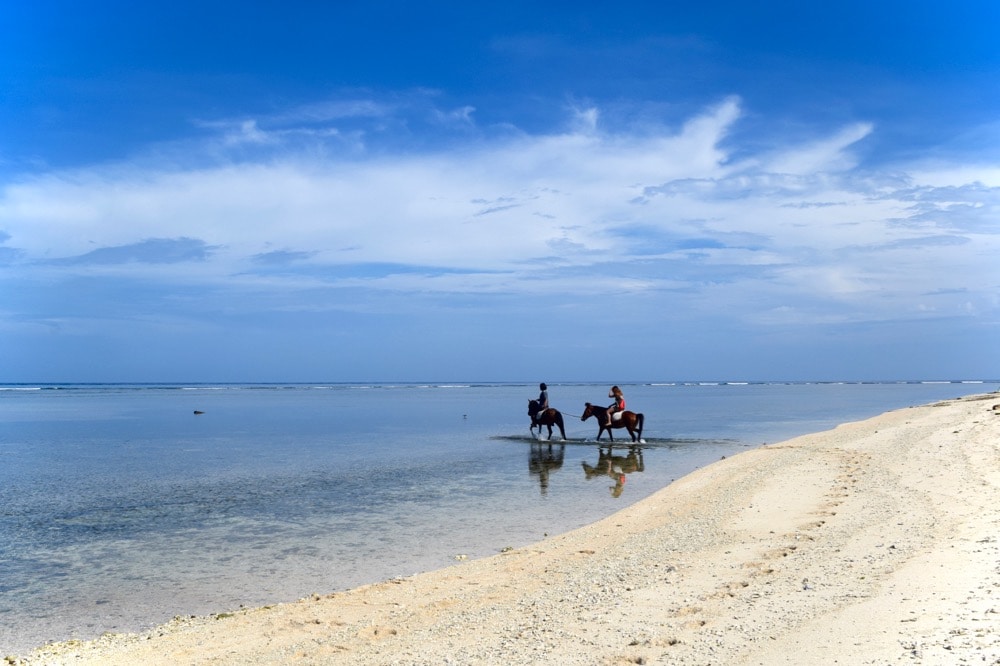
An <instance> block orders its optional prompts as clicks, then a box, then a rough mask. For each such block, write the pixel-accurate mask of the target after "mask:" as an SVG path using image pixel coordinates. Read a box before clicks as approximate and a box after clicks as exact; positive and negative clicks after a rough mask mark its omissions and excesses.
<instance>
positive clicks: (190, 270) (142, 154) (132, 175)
mask: <svg viewBox="0 0 1000 666" xmlns="http://www.w3.org/2000/svg"><path fill="white" fill-rule="evenodd" d="M421 5H425V6H421ZM998 31H1000V4H997V3H995V2H992V1H986V0H983V1H978V2H969V1H966V2H961V1H960V2H952V3H940V2H933V3H931V2H914V1H912V0H911V1H908V2H897V1H893V0H890V1H886V2H877V3H872V2H854V1H851V0H848V1H842V2H838V3H806V2H758V3H747V2H719V1H716V2H712V1H709V2H698V3H671V2H623V3H594V2H572V3H569V2H554V3H538V2H531V3H529V2H517V1H514V2H503V3H458V2H437V3H433V2H432V3H403V2H387V1H379V0H374V1H372V0H366V1H365V2H330V3H320V2H288V1H285V2H239V3H237V2H213V1H211V0H207V1H206V0H202V1H199V2H185V1H179V2H170V3H135V2H110V1H109V2H70V1H64V2H59V1H51V0H40V1H37V2H31V3H3V6H2V8H0V90H2V92H0V381H6V382H19V381H23V382H31V381H362V380H363V381H457V380H465V381H522V380H523V381H529V382H534V381H548V382H559V381H589V380H595V381H604V380H607V381H611V382H618V381H620V382H626V381H642V380H663V381H668V380H685V379H731V380H843V379H846V380H894V379H939V378H949V379H977V378H979V379H981V378H1000V353H998V351H997V339H998V332H1000V268H998V262H997V257H998V256H1000V46H998V44H1000V42H998V40H997V39H996V35H997V34H998Z"/></svg>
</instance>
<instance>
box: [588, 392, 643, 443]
mask: <svg viewBox="0 0 1000 666" xmlns="http://www.w3.org/2000/svg"><path fill="white" fill-rule="evenodd" d="M621 415H622V417H621V418H620V419H615V420H614V421H612V422H611V425H610V426H606V425H604V424H605V423H607V421H608V408H607V407H598V406H597V405H592V404H590V403H589V402H588V403H587V404H586V406H585V407H584V409H583V415H582V416H581V417H580V420H581V421H586V420H587V419H588V418H590V417H591V416H594V417H596V418H597V423H598V424H600V426H601V429H600V430H598V431H597V439H598V440H600V439H601V435H603V434H604V431H605V430H607V431H608V437H609V438H610V439H611V441H612V442H613V441H615V436H614V435H613V434H611V429H612V428H626V429H628V434H629V435H631V437H632V441H633V442H638V441H639V440H640V439H642V424H643V422H644V421H645V420H646V418H645V417H644V416H643V415H642V414H636V413H635V412H629V411H625V412H622V413H621Z"/></svg>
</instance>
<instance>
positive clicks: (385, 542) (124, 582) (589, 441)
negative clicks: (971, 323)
mask: <svg viewBox="0 0 1000 666" xmlns="http://www.w3.org/2000/svg"><path fill="white" fill-rule="evenodd" d="M995 384H996V383H995V382H993V383H991V384H989V385H984V384H959V383H947V384H920V383H898V384H745V385H743V384H726V383H719V384H670V383H664V384H639V385H623V389H624V391H625V395H626V398H627V399H628V406H629V408H630V409H633V410H635V411H642V412H644V413H645V415H646V422H645V432H644V442H643V443H642V445H641V446H640V447H638V448H636V449H632V450H630V449H629V447H628V445H627V443H626V442H624V441H616V447H615V448H614V450H613V452H612V455H613V456H615V458H613V459H612V458H609V457H608V456H607V454H606V452H607V448H606V447H604V449H603V451H604V452H605V455H603V456H602V449H601V447H600V446H599V445H598V444H597V443H595V442H594V441H593V438H594V436H595V435H596V432H597V425H596V423H595V422H594V420H593V419H591V420H589V421H587V422H580V420H579V418H578V416H579V414H580V412H581V411H582V409H583V404H584V402H585V401H592V402H596V403H599V404H606V403H608V402H609V400H607V399H606V398H605V397H604V396H605V395H606V393H607V386H604V385H586V384H572V385H562V386H559V385H550V387H549V394H550V398H551V401H552V404H553V406H555V407H557V408H559V409H561V410H562V411H563V412H564V413H565V414H566V415H567V418H566V424H567V436H568V438H569V441H567V442H554V444H553V446H552V448H551V449H550V448H549V446H548V444H539V443H537V442H535V441H534V440H533V439H532V438H530V437H529V433H528V420H527V416H526V413H525V412H526V408H527V400H528V399H529V398H532V397H535V395H536V394H537V390H536V388H535V385H512V384H484V385H452V386H441V385H436V386H431V385H391V386H390V385H371V386H349V385H327V386H319V385H314V386H308V385H237V386H197V385H193V386H186V387H181V386H152V385H149V386H147V385H141V386H140V385H124V386H108V385H92V386H85V385H75V386H65V385H64V386H58V387H56V386H40V385H39V386H6V387H0V654H8V653H11V652H23V651H26V650H27V649H28V648H30V647H32V646H35V645H39V644H41V643H44V642H47V641H51V640H64V639H67V638H71V637H78V638H89V637H93V636H97V635H100V634H101V633H103V632H105V631H131V630H137V629H141V628H144V627H149V626H152V625H155V624H158V623H161V622H164V621H166V620H168V619H170V618H171V617H172V616H174V615H188V614H207V613H212V612H220V611H224V610H229V609H233V608H238V607H239V606H241V605H247V606H254V605H262V604H266V603H273V602H277V601H287V600H293V599H296V598H300V597H302V596H305V595H307V594H310V593H313V592H320V593H327V592H332V591H335V590H341V589H346V588H350V587H355V586H357V585H359V584H363V583H369V582H374V581H378V580H383V579H386V578H390V577H393V576H406V575H410V574H413V573H416V572H419V571H425V570H429V569H433V568H439V567H442V566H447V565H450V564H454V563H455V562H456V556H466V557H468V558H470V559H471V558H475V557H481V556H486V555H491V554H494V553H496V552H498V551H500V550H501V549H502V548H505V547H508V546H514V547H517V546H522V545H525V544H527V543H531V542H534V541H538V540H541V539H544V538H545V537H546V536H547V535H550V534H556V533H559V532H564V531H567V530H570V529H573V528H575V527H579V526H581V525H584V524H587V523H590V522H593V521H594V520H597V519H600V518H602V517H605V516H607V515H610V514H611V513H613V512H614V511H617V510H619V509H621V508H623V507H624V506H626V505H628V504H630V503H632V502H635V501H637V500H639V499H642V498H644V497H646V496H648V495H649V494H651V493H653V492H655V491H656V490H658V489H660V488H662V487H663V486H665V485H667V484H668V483H669V482H670V481H671V480H673V479H675V478H679V477H680V476H683V475H684V474H687V473H688V472H690V471H692V470H694V469H697V468H698V467H701V466H704V465H706V464H709V463H711V462H714V461H715V460H718V459H720V458H721V457H723V456H728V455H732V454H734V453H737V452H739V451H741V450H745V449H746V448H748V447H753V446H758V445H760V444H761V443H764V442H773V441H778V440H781V439H787V438H789V437H793V436H795V435H799V434H804V433H807V432H814V431H818V430H823V429H827V428H830V427H833V426H835V425H836V424H838V423H841V422H844V421H849V420H857V419H861V418H866V417H869V416H872V415H874V414H877V413H880V412H883V411H886V410H888V409H895V408H899V407H905V406H909V405H916V404H922V403H926V402H931V401H935V400H939V399H945V398H954V397H958V396H960V395H965V394H970V393H977V392H986V391H991V390H994V389H995V388H996V386H995ZM195 410H198V411H201V412H203V413H202V414H195V413H194V412H195ZM618 432H620V433H622V434H621V435H618V438H619V439H620V438H622V437H627V436H626V435H624V433H623V431H618ZM556 439H558V432H557V433H556Z"/></svg>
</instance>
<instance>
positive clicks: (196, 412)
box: [194, 409, 205, 414]
mask: <svg viewBox="0 0 1000 666" xmlns="http://www.w3.org/2000/svg"><path fill="white" fill-rule="evenodd" d="M194 413H195V414H204V413H205V412H202V411H198V410H197V409H196V410H194Z"/></svg>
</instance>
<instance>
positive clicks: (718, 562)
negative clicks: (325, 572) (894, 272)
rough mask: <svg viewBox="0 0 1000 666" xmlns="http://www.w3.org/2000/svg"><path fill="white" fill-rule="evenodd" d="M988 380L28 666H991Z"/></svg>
mask: <svg viewBox="0 0 1000 666" xmlns="http://www.w3.org/2000/svg"><path fill="white" fill-rule="evenodd" d="M998 402H1000V395H997V394H990V395H980V396H971V397H968V398H963V399H959V400H954V401H947V402H942V403H937V404H934V405H927V406H923V407H916V408H910V409H903V410H898V411H894V412H890V413H887V414H883V415H881V416H878V417H875V418H873V419H869V420H866V421H862V422H858V423H850V424H845V425H842V426H840V427H838V428H835V429H834V430H831V431H828V432H823V433H818V434H814V435H808V436H805V437H799V438H797V439H794V440H791V441H788V442H783V443H781V444H774V445H769V446H764V447H761V448H759V449H754V450H751V451H748V452H746V453H742V454H740V455H738V456H734V457H732V458H729V459H726V460H722V461H720V462H717V463H715V464H713V465H711V466H709V467H707V468H704V469H702V470H699V471H698V472H696V473H694V474H691V475H689V476H687V477H685V478H683V479H681V480H679V481H677V482H675V483H673V484H671V485H670V486H668V487H667V488H665V489H663V490H662V491H660V492H659V493H657V494H655V495H654V496H652V497H650V498H648V499H646V500H644V501H642V502H640V503H638V504H636V505H634V506H631V507H629V508H627V509H625V510H623V511H621V512H619V513H617V514H615V515H613V516H611V517H610V518H607V519H605V520H602V521H600V522H598V523H595V524H593V525H590V526H588V527H585V528H583V529H579V530H576V531H573V532H570V533H568V534H564V535H561V536H558V537H553V538H550V539H548V540H546V541H544V542H542V543H538V544H535V545H533V546H529V547H525V548H519V549H516V550H513V551H510V552H507V553H502V554H499V555H496V556H494V557H491V558H487V559H482V560H477V561H468V562H462V563H459V564H456V565H455V566H453V567H450V568H447V569H443V570H440V571H434V572H430V573H426V574H420V575H416V576H412V577H409V578H403V579H396V580H391V581H386V582H383V583H379V584H377V585H370V586H366V587H362V588H359V589H356V590H351V591H348V592H343V593H337V594H331V595H325V596H321V595H315V596H314V597H313V598H310V599H303V600H301V601H299V602H296V603H289V604H280V605H275V606H269V607H265V608H258V609H253V610H242V611H238V612H235V613H232V614H228V613H223V614H219V615H217V616H209V617H199V618H185V619H179V618H178V619H175V620H174V621H173V622H171V623H169V624H167V625H164V626H162V627H159V628H157V629H154V630H152V631H149V632H146V633H142V634H127V635H107V636H104V637H102V638H100V639H97V640H95V641H89V642H80V641H70V642H67V643H61V644H55V645H50V646H46V647H43V648H41V649H39V650H37V651H35V652H34V653H32V654H31V655H30V656H26V657H25V658H24V659H23V660H16V659H10V658H9V660H12V661H15V662H16V663H27V664H128V665H130V666H131V665H132V664H727V665H728V664H949V665H950V664H966V663H968V664H984V663H986V664H1000V454H998V447H1000V409H994V408H993V407H994V404H996V403H998Z"/></svg>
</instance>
